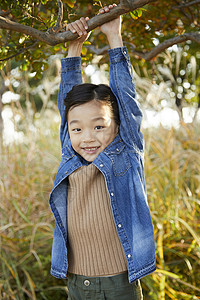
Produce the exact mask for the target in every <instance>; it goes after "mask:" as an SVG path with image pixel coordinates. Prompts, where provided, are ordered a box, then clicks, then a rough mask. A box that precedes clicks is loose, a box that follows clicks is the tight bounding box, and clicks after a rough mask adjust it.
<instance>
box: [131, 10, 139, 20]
mask: <svg viewBox="0 0 200 300" xmlns="http://www.w3.org/2000/svg"><path fill="white" fill-rule="evenodd" d="M130 15H131V18H132V19H134V20H137V19H138V17H137V15H136V13H135V11H134V12H130Z"/></svg>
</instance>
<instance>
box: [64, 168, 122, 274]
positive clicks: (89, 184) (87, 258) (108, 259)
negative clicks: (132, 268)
mask: <svg viewBox="0 0 200 300" xmlns="http://www.w3.org/2000/svg"><path fill="white" fill-rule="evenodd" d="M67 222H68V261H69V268H68V271H69V272H70V273H75V274H79V275H85V276H108V275H116V274H119V273H121V272H124V271H126V270H127V261H126V258H125V255H124V251H123V248H122V246H121V243H120V241H119V237H118V234H117V231H116V227H115V223H114V220H113V215H112V209H111V205H110V198H109V194H108V191H107V188H106V182H105V179H104V176H103V174H102V173H101V172H100V171H99V170H98V169H97V168H96V167H95V166H94V165H93V164H90V165H88V166H83V167H81V168H79V169H77V170H76V171H75V172H73V173H72V174H71V175H70V176H69V188H68V204H67Z"/></svg>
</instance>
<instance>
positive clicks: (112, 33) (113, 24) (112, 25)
mask: <svg viewBox="0 0 200 300" xmlns="http://www.w3.org/2000/svg"><path fill="white" fill-rule="evenodd" d="M115 6H117V5H116V4H112V5H109V6H105V7H104V8H101V9H100V10H99V14H105V13H107V12H109V11H110V10H111V9H112V8H114V7H115ZM99 29H100V30H101V32H103V33H104V34H105V35H106V36H107V39H108V42H109V44H110V47H111V48H117V47H122V46H123V43H122V37H121V18H120V17H117V18H116V19H114V20H112V21H110V22H107V23H105V24H103V25H101V26H100V27H99Z"/></svg>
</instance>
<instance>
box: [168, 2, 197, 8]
mask: <svg viewBox="0 0 200 300" xmlns="http://www.w3.org/2000/svg"><path fill="white" fill-rule="evenodd" d="M198 3H200V0H194V1H191V2H187V3H182V4H180V5H178V6H174V7H173V8H174V9H179V8H183V7H189V6H192V5H195V4H198Z"/></svg>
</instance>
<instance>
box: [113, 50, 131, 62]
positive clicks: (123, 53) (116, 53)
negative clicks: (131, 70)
mask: <svg viewBox="0 0 200 300" xmlns="http://www.w3.org/2000/svg"><path fill="white" fill-rule="evenodd" d="M108 54H109V58H110V62H111V63H117V62H120V61H124V60H129V55H128V51H127V48H126V46H124V47H119V48H114V49H109V50H108Z"/></svg>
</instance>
